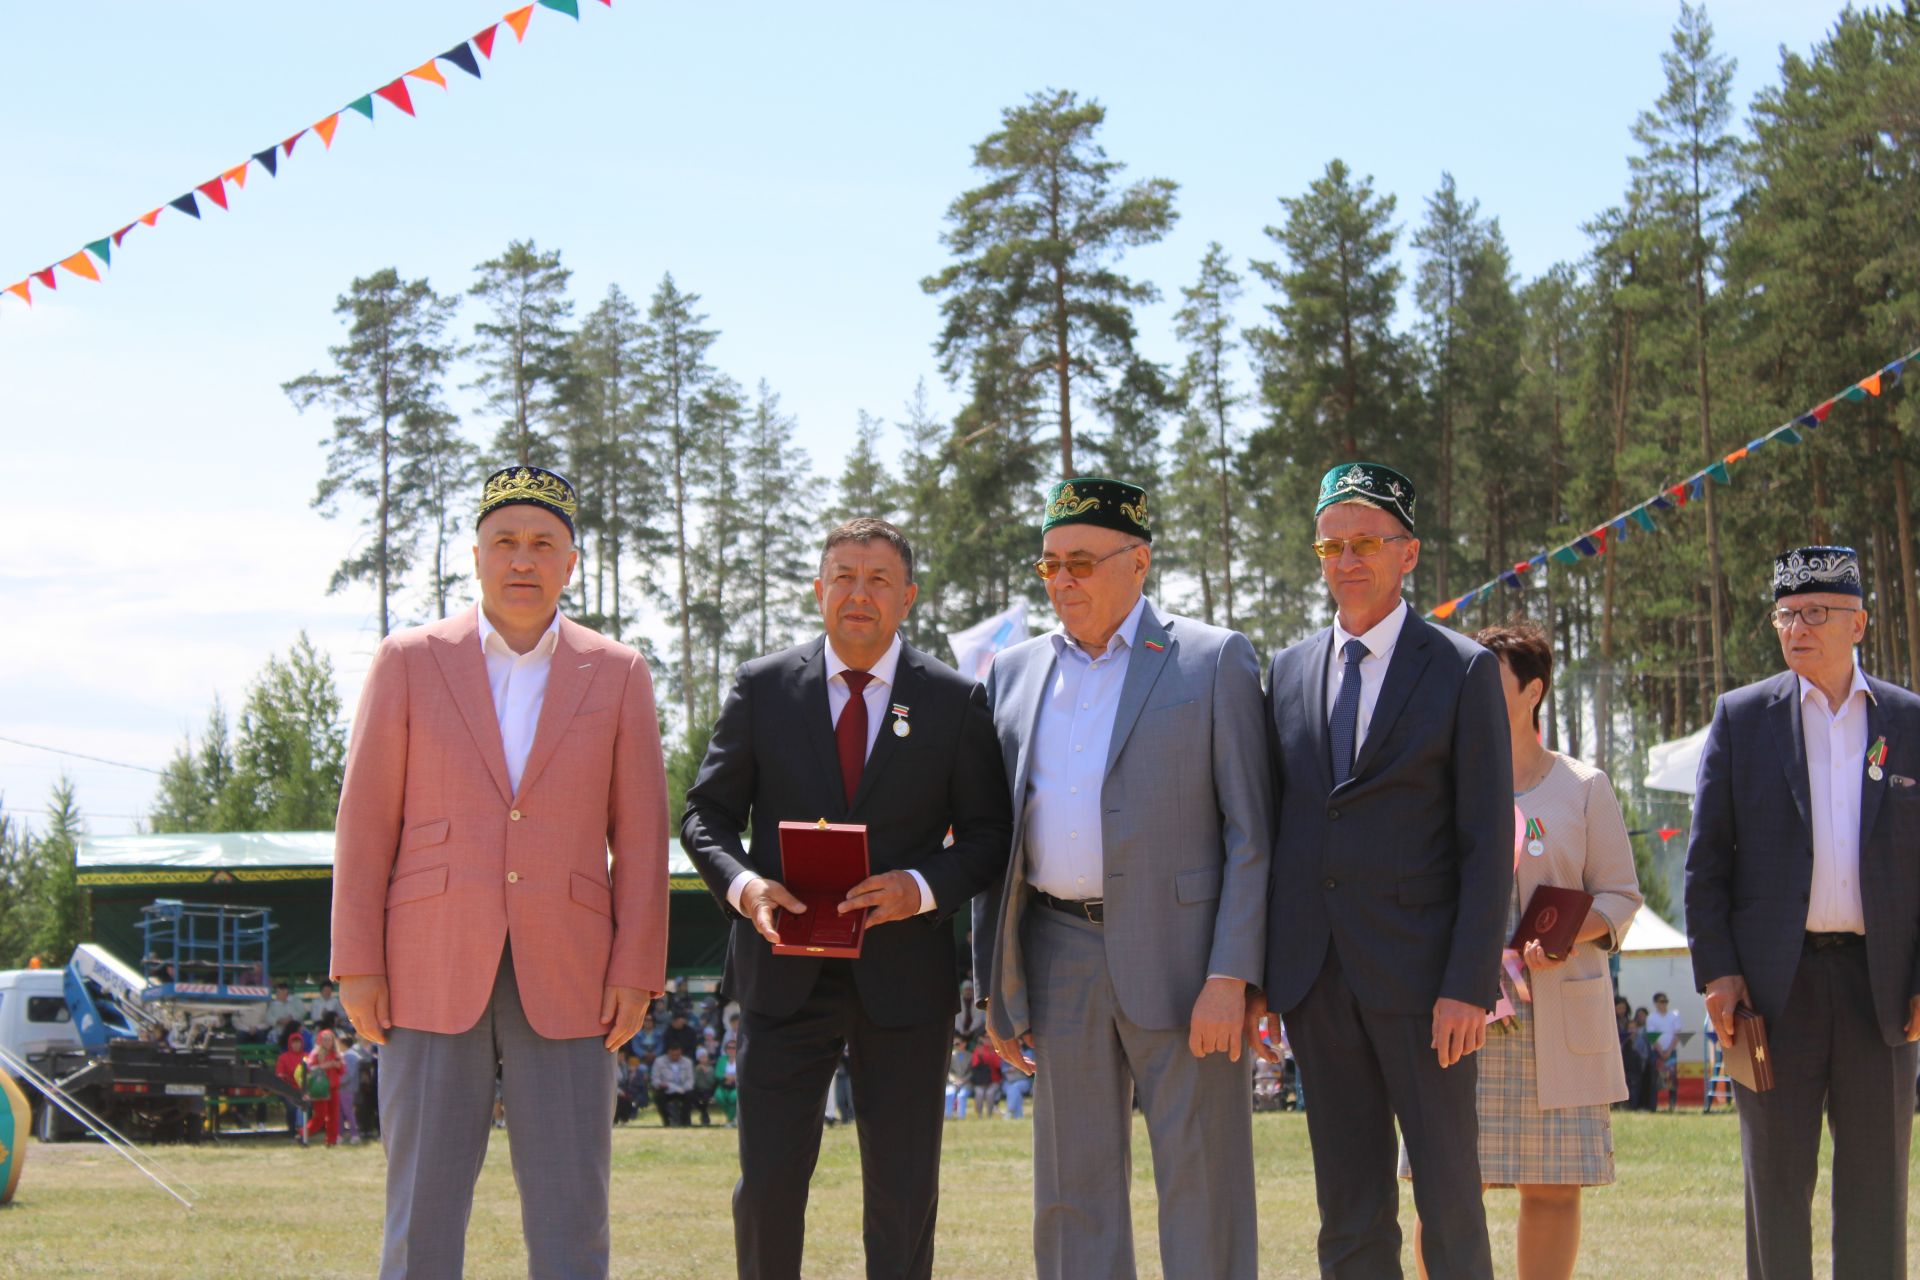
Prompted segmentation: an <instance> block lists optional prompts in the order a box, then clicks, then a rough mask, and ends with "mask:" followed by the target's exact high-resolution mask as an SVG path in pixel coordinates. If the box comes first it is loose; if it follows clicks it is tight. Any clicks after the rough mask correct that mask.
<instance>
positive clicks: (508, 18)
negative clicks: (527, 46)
mask: <svg viewBox="0 0 1920 1280" xmlns="http://www.w3.org/2000/svg"><path fill="white" fill-rule="evenodd" d="M532 19H533V6H532V5H528V6H527V7H526V8H524V9H515V10H514V11H513V12H512V13H509V14H507V15H505V16H504V17H503V18H502V19H501V20H502V21H503V22H505V23H506V24H507V25H508V26H510V27H512V28H513V39H514V42H515V43H516V44H517V43H519V42H520V41H522V40H525V39H526V38H527V23H528V22H530V21H532Z"/></svg>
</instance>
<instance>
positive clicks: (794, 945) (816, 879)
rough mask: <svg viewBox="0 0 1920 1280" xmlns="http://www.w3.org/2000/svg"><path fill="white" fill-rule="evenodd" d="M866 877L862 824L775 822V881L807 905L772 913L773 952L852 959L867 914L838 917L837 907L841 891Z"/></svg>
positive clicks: (843, 897) (842, 895)
mask: <svg viewBox="0 0 1920 1280" xmlns="http://www.w3.org/2000/svg"><path fill="white" fill-rule="evenodd" d="M866 878H867V828H866V825H865V824H864V823H845V822H839V823H833V822H826V821H824V820H822V821H820V822H783V823H781V824H780V882H781V883H782V884H784V885H785V886H786V887H787V892H788V893H791V894H792V895H793V896H794V897H796V898H798V899H800V901H802V902H804V903H806V904H807V909H806V910H805V911H782V912H780V913H779V914H778V916H777V917H776V920H775V924H776V927H777V928H778V929H779V930H780V941H779V942H776V943H775V944H774V946H773V954H775V955H777V956H845V957H849V958H852V957H857V956H858V955H859V954H860V944H861V942H862V941H864V940H865V938H866V933H867V913H866V912H864V911H849V912H848V913H847V914H846V915H841V914H840V913H839V911H838V910H837V908H838V907H839V905H840V904H841V903H842V902H843V901H845V900H846V896H847V890H849V889H851V888H853V886H855V885H856V884H859V883H860V882H861V881H862V880H865V879H866Z"/></svg>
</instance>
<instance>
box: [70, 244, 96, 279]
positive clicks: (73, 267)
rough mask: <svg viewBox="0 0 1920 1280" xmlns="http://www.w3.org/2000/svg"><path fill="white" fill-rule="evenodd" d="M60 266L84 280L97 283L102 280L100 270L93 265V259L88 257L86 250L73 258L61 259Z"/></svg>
mask: <svg viewBox="0 0 1920 1280" xmlns="http://www.w3.org/2000/svg"><path fill="white" fill-rule="evenodd" d="M60 265H61V266H63V267H65V268H66V269H67V270H69V271H71V272H73V274H75V275H77V276H80V277H82V278H84V279H87V280H92V281H94V282H96V283H97V282H98V281H99V279H100V269H99V268H98V267H96V266H94V265H93V259H92V258H89V257H88V256H87V251H86V250H85V249H82V250H81V251H80V252H79V253H76V254H74V255H73V256H72V257H71V258H62V259H60Z"/></svg>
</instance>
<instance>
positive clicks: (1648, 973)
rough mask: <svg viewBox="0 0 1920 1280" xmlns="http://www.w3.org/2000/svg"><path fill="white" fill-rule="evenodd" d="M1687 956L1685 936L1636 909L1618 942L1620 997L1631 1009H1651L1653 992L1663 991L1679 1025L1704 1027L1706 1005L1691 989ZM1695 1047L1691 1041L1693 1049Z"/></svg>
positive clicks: (1655, 916) (1651, 915) (1650, 913)
mask: <svg viewBox="0 0 1920 1280" xmlns="http://www.w3.org/2000/svg"><path fill="white" fill-rule="evenodd" d="M1689 957H1690V953H1689V952H1688V950H1687V938H1686V935H1685V934H1683V933H1681V932H1680V931H1679V930H1678V929H1676V928H1674V927H1673V926H1672V925H1670V924H1668V923H1667V922H1666V921H1665V920H1662V919H1661V918H1660V917H1659V916H1657V915H1655V914H1654V913H1653V912H1652V911H1649V910H1648V909H1647V908H1645V907H1642V908H1640V910H1639V911H1637V912H1635V913H1634V917H1633V923H1632V924H1630V925H1628V926H1627V936H1626V937H1625V938H1623V939H1622V940H1621V943H1620V984H1619V992H1620V994H1621V995H1623V996H1625V997H1626V998H1627V1003H1629V1004H1631V1005H1632V1006H1634V1007H1635V1008H1642V1007H1645V1008H1652V1007H1653V995H1654V993H1655V992H1656V991H1663V992H1665V993H1666V994H1667V999H1668V1002H1669V1003H1668V1007H1669V1008H1671V1009H1673V1010H1674V1011H1675V1012H1676V1013H1678V1014H1679V1015H1680V1016H1681V1018H1682V1019H1683V1020H1684V1023H1683V1025H1685V1026H1686V1027H1687V1028H1689V1029H1691V1030H1696V1031H1697V1030H1699V1029H1700V1028H1701V1027H1703V1026H1705V1025H1706V1021H1705V1020H1706V1016H1707V1006H1706V1001H1705V1000H1703V999H1702V998H1701V996H1700V994H1699V993H1698V992H1696V991H1695V990H1694V989H1693V961H1692V960H1691V959H1690V958H1689ZM1698 1045H1699V1042H1698V1041H1695V1042H1694V1048H1695V1049H1697V1048H1698ZM1692 1051H1693V1050H1689V1051H1688V1052H1692Z"/></svg>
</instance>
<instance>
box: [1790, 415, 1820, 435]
mask: <svg viewBox="0 0 1920 1280" xmlns="http://www.w3.org/2000/svg"><path fill="white" fill-rule="evenodd" d="M1794 421H1795V422H1797V423H1799V424H1800V425H1801V426H1803V427H1805V428H1806V429H1807V430H1809V431H1814V430H1817V429H1818V428H1819V426H1820V419H1818V418H1816V417H1814V416H1813V415H1812V414H1810V413H1803V414H1801V415H1800V416H1799V417H1797V418H1795V419H1794Z"/></svg>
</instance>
